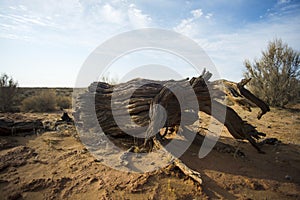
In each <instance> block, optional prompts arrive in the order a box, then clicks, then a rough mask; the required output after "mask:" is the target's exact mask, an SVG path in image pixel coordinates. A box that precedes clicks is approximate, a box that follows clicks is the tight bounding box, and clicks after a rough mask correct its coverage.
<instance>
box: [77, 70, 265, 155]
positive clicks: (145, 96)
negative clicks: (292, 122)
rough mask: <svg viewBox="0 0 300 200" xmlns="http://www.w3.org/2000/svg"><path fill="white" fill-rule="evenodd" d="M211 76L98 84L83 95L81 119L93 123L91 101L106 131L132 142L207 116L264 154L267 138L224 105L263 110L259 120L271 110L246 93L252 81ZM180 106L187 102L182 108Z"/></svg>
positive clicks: (108, 133) (80, 108)
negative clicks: (194, 105) (194, 106)
mask: <svg viewBox="0 0 300 200" xmlns="http://www.w3.org/2000/svg"><path fill="white" fill-rule="evenodd" d="M210 77H211V73H209V72H206V71H204V72H203V74H202V75H201V76H199V77H194V78H192V79H190V80H188V79H184V80H179V81H174V80H168V81H154V80H147V79H134V80H131V81H128V82H126V83H121V84H117V85H110V84H108V83H103V82H94V83H93V84H91V85H90V87H89V91H88V92H86V93H84V94H82V95H81V97H80V99H81V101H79V102H80V103H79V106H78V108H79V109H78V110H77V112H82V113H84V114H83V115H82V116H81V117H82V118H86V120H85V121H88V118H89V115H92V114H91V113H92V112H93V109H91V108H89V102H93V101H94V103H95V108H94V109H95V110H94V112H95V111H96V112H95V113H96V117H97V119H98V122H99V124H100V126H101V129H102V130H103V132H104V133H105V134H106V135H107V136H108V137H111V138H115V139H116V140H118V139H120V138H128V139H129V141H130V140H133V139H134V138H137V140H139V139H138V138H145V137H146V138H148V139H151V138H154V137H155V135H156V134H157V132H158V131H159V130H157V129H159V128H161V127H174V126H178V125H180V124H181V119H183V118H184V119H186V120H185V123H186V124H184V126H185V125H189V124H192V123H193V122H195V121H196V120H198V111H203V112H205V113H207V114H209V115H212V116H213V117H214V118H216V119H217V120H219V121H220V122H222V123H224V125H225V126H226V127H227V129H228V131H229V132H230V133H231V135H232V136H233V137H234V138H236V139H246V140H248V141H249V142H250V143H251V144H252V145H253V146H254V147H255V148H256V149H257V150H258V151H260V149H259V147H258V145H257V143H256V139H259V138H260V137H261V136H265V134H264V133H260V132H258V131H257V130H256V129H255V127H254V126H252V125H251V124H249V123H247V122H246V121H244V120H242V119H241V117H240V116H239V115H238V114H237V113H236V112H235V111H234V110H233V109H232V108H230V107H229V106H227V105H226V104H224V102H225V100H226V99H227V100H230V101H232V102H233V103H235V104H237V105H240V106H242V107H243V108H244V109H246V110H249V111H251V106H253V105H256V106H258V107H259V108H260V109H261V112H260V113H259V114H258V118H259V119H260V118H261V117H262V115H263V114H265V113H266V112H268V111H269V110H270V109H269V106H268V105H267V104H266V103H264V102H263V101H262V100H260V99H259V98H257V97H256V96H254V95H253V94H252V93H251V92H250V91H249V90H247V89H245V88H244V85H245V84H246V83H247V82H249V80H242V81H241V82H240V83H234V82H230V81H226V80H217V81H212V82H210V81H209V78H210ZM190 88H192V91H191V90H190ZM174 91H175V93H176V95H175V94H174ZM176 91H177V92H176ZM191 92H192V93H194V94H195V95H192V93H191ZM178 94H179V95H178ZM193 96H196V100H197V109H198V110H197V109H191V105H190V102H192V101H193ZM82 99H84V100H83V101H82ZM180 102H185V103H184V105H182V103H181V104H180ZM157 105H160V106H157ZM212 110H214V111H215V112H212ZM223 111H226V116H223V115H221V114H222V113H223ZM128 116H130V117H128ZM182 116H183V117H182ZM116 119H117V120H116ZM223 119H224V120H225V121H223ZM164 120H166V122H164ZM117 121H118V122H119V123H117ZM120 122H121V123H120ZM162 123H163V124H162ZM181 125H182V124H181ZM128 132H130V135H129V134H127V133H128ZM260 152H261V151H260Z"/></svg>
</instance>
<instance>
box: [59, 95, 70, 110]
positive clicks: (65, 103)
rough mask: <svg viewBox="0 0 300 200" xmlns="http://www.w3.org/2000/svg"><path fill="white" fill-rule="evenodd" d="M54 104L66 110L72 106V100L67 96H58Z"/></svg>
mask: <svg viewBox="0 0 300 200" xmlns="http://www.w3.org/2000/svg"><path fill="white" fill-rule="evenodd" d="M56 104H57V106H58V107H59V108H61V109H68V108H71V106H72V98H71V97H67V96H59V97H57V99H56Z"/></svg>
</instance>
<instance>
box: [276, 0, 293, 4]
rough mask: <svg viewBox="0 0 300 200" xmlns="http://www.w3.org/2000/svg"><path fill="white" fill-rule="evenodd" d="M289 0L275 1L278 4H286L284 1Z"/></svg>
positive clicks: (289, 0)
mask: <svg viewBox="0 0 300 200" xmlns="http://www.w3.org/2000/svg"><path fill="white" fill-rule="evenodd" d="M290 2H291V0H278V1H277V3H278V4H286V3H290Z"/></svg>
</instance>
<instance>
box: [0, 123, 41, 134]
mask: <svg viewBox="0 0 300 200" xmlns="http://www.w3.org/2000/svg"><path fill="white" fill-rule="evenodd" d="M40 129H43V123H42V121H41V120H34V121H11V120H5V119H0V135H1V136H9V135H14V134H18V133H30V132H32V133H36V131H37V130H40Z"/></svg>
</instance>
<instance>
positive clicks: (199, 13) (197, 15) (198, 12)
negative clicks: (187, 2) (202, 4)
mask: <svg viewBox="0 0 300 200" xmlns="http://www.w3.org/2000/svg"><path fill="white" fill-rule="evenodd" d="M191 14H192V15H193V18H194V19H198V18H200V17H201V16H202V15H203V12H202V10H201V9H197V10H192V11H191Z"/></svg>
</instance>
